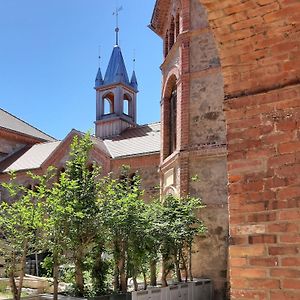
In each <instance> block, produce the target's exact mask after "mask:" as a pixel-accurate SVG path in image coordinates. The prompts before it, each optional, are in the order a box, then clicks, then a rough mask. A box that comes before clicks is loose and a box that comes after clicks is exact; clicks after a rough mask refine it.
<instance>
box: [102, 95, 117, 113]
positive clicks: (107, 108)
mask: <svg viewBox="0 0 300 300" xmlns="http://www.w3.org/2000/svg"><path fill="white" fill-rule="evenodd" d="M114 112H115V95H114V94H113V93H108V94H106V95H105V96H104V97H103V115H109V114H113V113H114Z"/></svg>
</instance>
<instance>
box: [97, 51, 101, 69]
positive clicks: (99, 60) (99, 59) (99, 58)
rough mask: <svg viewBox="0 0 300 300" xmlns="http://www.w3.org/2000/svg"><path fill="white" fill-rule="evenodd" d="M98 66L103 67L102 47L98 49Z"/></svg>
mask: <svg viewBox="0 0 300 300" xmlns="http://www.w3.org/2000/svg"><path fill="white" fill-rule="evenodd" d="M98 66H99V68H100V67H101V46H99V48H98Z"/></svg>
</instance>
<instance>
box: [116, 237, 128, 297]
mask: <svg viewBox="0 0 300 300" xmlns="http://www.w3.org/2000/svg"><path fill="white" fill-rule="evenodd" d="M125 265H126V243H125V241H121V243H120V256H119V263H118V267H119V274H120V291H121V292H123V293H126V292H127V277H126V270H125V267H126V266H125Z"/></svg>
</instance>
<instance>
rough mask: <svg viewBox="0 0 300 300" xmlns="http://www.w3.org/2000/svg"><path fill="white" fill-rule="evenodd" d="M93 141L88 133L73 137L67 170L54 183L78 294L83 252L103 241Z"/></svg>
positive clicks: (82, 287)
mask: <svg viewBox="0 0 300 300" xmlns="http://www.w3.org/2000/svg"><path fill="white" fill-rule="evenodd" d="M92 146H93V143H92V141H91V138H90V135H89V134H86V135H85V136H84V137H82V138H78V137H77V136H75V137H74V139H73V142H72V144H71V150H70V159H69V160H68V161H67V162H66V170H65V172H64V173H62V174H61V176H60V183H58V184H57V194H56V195H57V196H58V197H59V198H60V205H61V207H63V208H64V210H63V223H61V224H60V225H61V228H62V230H63V233H64V236H65V237H66V238H67V241H68V243H67V245H66V248H67V249H66V250H67V251H68V253H69V254H70V255H71V260H72V261H73V262H74V265H75V283H76V289H77V295H78V296H83V294H84V276H83V271H84V260H85V257H86V254H87V253H88V252H89V251H90V250H91V249H92V247H94V246H95V244H96V243H97V244H98V245H99V244H100V247H101V244H102V236H101V235H99V234H101V226H102V225H101V222H102V219H101V218H99V217H98V216H99V206H98V205H97V199H98V193H99V190H100V185H101V182H102V181H100V180H99V175H100V169H99V168H98V167H97V166H96V165H94V166H93V168H92V169H91V168H90V167H89V166H88V161H89V152H90V150H91V149H92Z"/></svg>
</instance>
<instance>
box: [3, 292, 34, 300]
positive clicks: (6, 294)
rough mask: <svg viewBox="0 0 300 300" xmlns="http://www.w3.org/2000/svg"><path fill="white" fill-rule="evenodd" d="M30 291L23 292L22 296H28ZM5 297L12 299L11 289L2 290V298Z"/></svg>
mask: <svg viewBox="0 0 300 300" xmlns="http://www.w3.org/2000/svg"><path fill="white" fill-rule="evenodd" d="M28 295H29V293H27V292H22V294H21V297H26V296H28ZM3 299H12V295H11V292H10V291H2V290H1V291H0V300H3Z"/></svg>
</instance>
